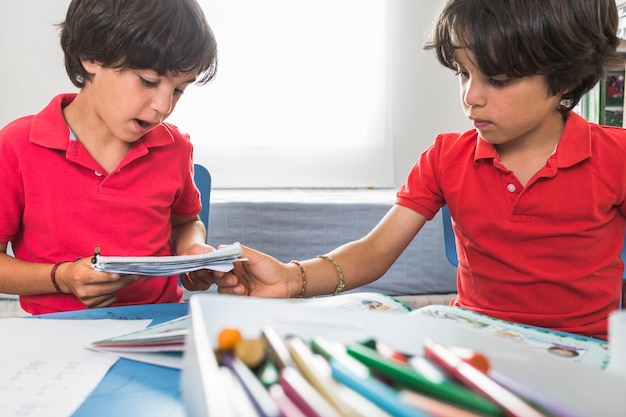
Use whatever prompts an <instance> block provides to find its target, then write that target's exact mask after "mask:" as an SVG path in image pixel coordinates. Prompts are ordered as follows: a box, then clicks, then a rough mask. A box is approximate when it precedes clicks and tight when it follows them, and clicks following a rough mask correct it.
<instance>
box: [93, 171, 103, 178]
mask: <svg viewBox="0 0 626 417" xmlns="http://www.w3.org/2000/svg"><path fill="white" fill-rule="evenodd" d="M93 173H94V174H96V176H97V177H101V176H102V173H101V172H98V171H94V172H93Z"/></svg>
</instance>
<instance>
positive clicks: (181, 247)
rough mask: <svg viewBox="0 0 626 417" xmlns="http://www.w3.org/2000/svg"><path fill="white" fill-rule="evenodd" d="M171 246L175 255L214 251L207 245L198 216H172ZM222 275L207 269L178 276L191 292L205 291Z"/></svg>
mask: <svg viewBox="0 0 626 417" xmlns="http://www.w3.org/2000/svg"><path fill="white" fill-rule="evenodd" d="M171 223H172V236H171V239H172V246H173V248H174V252H175V253H176V254H177V255H199V254H202V253H207V252H212V251H214V250H215V249H214V248H213V247H212V246H209V245H207V244H206V243H205V242H206V229H205V227H204V224H203V223H202V221H201V220H200V218H199V217H198V216H195V217H180V216H176V215H172V219H171ZM222 275H223V273H216V272H213V271H210V270H208V269H201V270H199V271H194V272H189V273H187V274H183V275H181V276H180V281H181V283H182V284H183V285H184V286H185V288H187V289H188V290H191V291H201V290H207V289H209V288H210V287H211V285H213V284H214V283H215V280H216V278H218V277H220V276H222Z"/></svg>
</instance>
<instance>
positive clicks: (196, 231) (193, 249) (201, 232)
mask: <svg viewBox="0 0 626 417" xmlns="http://www.w3.org/2000/svg"><path fill="white" fill-rule="evenodd" d="M170 222H171V224H172V236H171V238H172V247H173V248H174V253H176V254H177V255H196V254H200V253H206V252H211V251H213V250H214V249H213V248H212V247H210V246H208V245H207V244H206V229H205V227H204V224H203V223H202V221H201V220H200V217H198V216H194V217H180V216H177V215H174V214H172V218H171V220H170Z"/></svg>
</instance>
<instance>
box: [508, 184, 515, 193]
mask: <svg viewBox="0 0 626 417" xmlns="http://www.w3.org/2000/svg"><path fill="white" fill-rule="evenodd" d="M506 189H507V190H509V191H510V192H512V193H514V192H515V190H517V187H515V184H509V185H507V186H506Z"/></svg>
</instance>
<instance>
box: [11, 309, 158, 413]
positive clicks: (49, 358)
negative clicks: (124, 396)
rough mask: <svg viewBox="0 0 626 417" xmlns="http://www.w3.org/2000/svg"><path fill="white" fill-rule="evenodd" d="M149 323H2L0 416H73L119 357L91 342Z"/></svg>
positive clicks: (17, 320)
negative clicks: (96, 349) (94, 349)
mask: <svg viewBox="0 0 626 417" xmlns="http://www.w3.org/2000/svg"><path fill="white" fill-rule="evenodd" d="M148 324H150V320H57V319H50V320H42V319H36V318H9V319H1V320H0V335H1V337H0V416H3V417H11V416H20V417H40V416H41V417H56V416H59V417H60V416H64V417H65V416H69V415H71V414H72V413H73V412H74V411H76V409H77V408H78V407H79V406H80V404H82V402H83V401H84V400H85V399H86V398H87V397H88V396H89V394H90V393H91V391H93V389H94V388H95V387H96V386H97V385H98V383H99V382H100V380H101V379H102V378H103V377H104V375H105V374H106V373H107V372H108V370H109V369H110V368H111V366H113V365H114V364H115V362H116V361H117V359H118V358H117V357H115V356H113V355H106V354H102V353H100V352H94V351H92V350H89V349H86V346H88V345H89V344H90V343H91V342H93V341H94V340H99V339H103V338H107V337H112V336H115V335H119V334H122V333H124V332H131V331H135V330H139V329H142V328H144V327H146V326H147V325H148Z"/></svg>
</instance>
